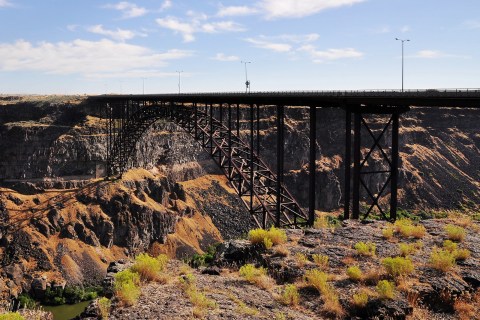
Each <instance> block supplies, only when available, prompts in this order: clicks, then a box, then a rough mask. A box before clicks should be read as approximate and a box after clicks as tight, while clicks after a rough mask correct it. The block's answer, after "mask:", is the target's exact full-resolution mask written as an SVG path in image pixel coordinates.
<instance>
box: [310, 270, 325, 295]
mask: <svg viewBox="0 0 480 320" xmlns="http://www.w3.org/2000/svg"><path fill="white" fill-rule="evenodd" d="M327 280H328V275H327V274H326V273H325V272H323V271H321V270H318V269H312V270H307V271H306V272H305V281H306V282H307V284H308V285H310V286H312V287H314V288H315V289H317V290H318V292H319V293H321V294H325V293H327V292H328V289H329V285H328V283H327Z"/></svg>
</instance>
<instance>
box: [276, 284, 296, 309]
mask: <svg viewBox="0 0 480 320" xmlns="http://www.w3.org/2000/svg"><path fill="white" fill-rule="evenodd" d="M280 301H281V302H282V303H283V304H285V305H288V306H297V305H298V303H299V302H300V294H299V293H298V289H297V286H296V285H294V284H287V285H286V286H285V288H283V291H282V293H281V295H280Z"/></svg>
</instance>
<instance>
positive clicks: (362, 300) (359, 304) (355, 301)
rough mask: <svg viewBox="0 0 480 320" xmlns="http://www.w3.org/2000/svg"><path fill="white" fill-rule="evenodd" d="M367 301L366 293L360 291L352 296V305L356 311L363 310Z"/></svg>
mask: <svg viewBox="0 0 480 320" xmlns="http://www.w3.org/2000/svg"><path fill="white" fill-rule="evenodd" d="M369 299H370V297H369V295H368V293H367V292H365V291H364V290H362V291H360V292H358V293H355V294H354V295H353V296H352V305H353V306H354V307H355V308H357V309H363V308H365V307H366V306H367V304H368V300H369Z"/></svg>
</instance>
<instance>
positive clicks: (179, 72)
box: [176, 70, 183, 94]
mask: <svg viewBox="0 0 480 320" xmlns="http://www.w3.org/2000/svg"><path fill="white" fill-rule="evenodd" d="M176 72H177V73H178V94H180V84H181V82H180V75H181V74H182V72H183V70H182V71H176Z"/></svg>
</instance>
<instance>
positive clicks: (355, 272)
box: [347, 266, 363, 282]
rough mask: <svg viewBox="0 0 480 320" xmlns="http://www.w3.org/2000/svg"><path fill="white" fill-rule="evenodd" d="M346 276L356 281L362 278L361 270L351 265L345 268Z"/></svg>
mask: <svg viewBox="0 0 480 320" xmlns="http://www.w3.org/2000/svg"><path fill="white" fill-rule="evenodd" d="M347 276H348V278H349V279H350V280H352V281H355V282H358V281H361V280H362V279H363V272H362V270H361V269H360V268H359V267H358V266H351V267H348V268H347Z"/></svg>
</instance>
